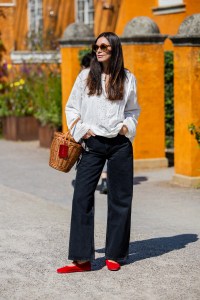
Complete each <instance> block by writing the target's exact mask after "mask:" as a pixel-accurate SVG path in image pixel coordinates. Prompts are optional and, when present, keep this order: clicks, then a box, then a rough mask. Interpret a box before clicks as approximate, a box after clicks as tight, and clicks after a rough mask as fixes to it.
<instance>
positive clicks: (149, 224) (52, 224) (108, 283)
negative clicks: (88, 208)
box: [0, 140, 200, 300]
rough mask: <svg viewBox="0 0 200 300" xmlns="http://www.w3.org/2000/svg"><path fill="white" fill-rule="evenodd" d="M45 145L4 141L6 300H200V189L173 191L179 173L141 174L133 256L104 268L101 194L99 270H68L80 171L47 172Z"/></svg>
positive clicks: (0, 219) (99, 202) (1, 296)
mask: <svg viewBox="0 0 200 300" xmlns="http://www.w3.org/2000/svg"><path fill="white" fill-rule="evenodd" d="M48 157H49V151H48V150H47V149H41V148H39V146H38V142H9V141H4V140H0V170H1V172H0V238H1V244H0V255H1V256H0V268H1V273H0V300H14V299H19V300H25V299H28V300H36V299H37V300H44V299H45V300H66V299H67V300H68V299H69V300H71V299H81V300H82V299H88V300H90V299H91V300H93V299H95V300H96V299H97V300H102V299H103V300H104V299H111V300H112V299H120V300H121V299H134V300H146V299H148V300H163V299H164V300H165V299H166V300H179V299H181V300H183V299H184V300H190V299H192V300H193V299H195V300H198V299H200V279H199V278H200V241H199V237H198V236H199V233H200V190H199V189H190V188H181V187H177V186H173V185H172V184H171V183H170V179H171V177H172V174H173V168H168V169H167V170H154V171H141V172H138V173H136V174H135V184H134V199H133V210H132V212H133V213H132V231H131V242H130V257H129V259H128V261H127V264H126V265H124V266H122V268H121V270H120V271H118V272H109V271H108V270H107V269H106V267H105V266H104V244H105V232H106V214H107V212H106V209H107V203H106V196H105V195H100V194H99V191H96V207H95V213H96V216H95V246H96V260H95V261H94V262H93V271H92V272H88V273H76V274H65V275H58V274H57V273H56V268H58V267H61V266H63V265H65V264H66V263H67V249H68V238H69V226H70V213H71V199H72V194H73V180H74V177H75V171H74V170H72V172H70V173H69V174H64V173H61V172H58V171H56V170H53V169H51V168H50V167H48Z"/></svg>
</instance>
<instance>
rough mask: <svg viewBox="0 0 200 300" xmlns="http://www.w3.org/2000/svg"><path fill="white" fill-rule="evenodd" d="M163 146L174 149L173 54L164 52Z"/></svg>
mask: <svg viewBox="0 0 200 300" xmlns="http://www.w3.org/2000/svg"><path fill="white" fill-rule="evenodd" d="M165 144H166V148H173V147H174V64H173V52H172V51H166V52H165Z"/></svg>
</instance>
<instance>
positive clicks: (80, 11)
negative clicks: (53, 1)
mask: <svg viewBox="0 0 200 300" xmlns="http://www.w3.org/2000/svg"><path fill="white" fill-rule="evenodd" d="M75 3H76V6H75V7H76V8H75V14H76V18H75V19H76V22H83V23H84V24H88V25H89V26H91V27H93V25H94V3H93V0H76V2H75Z"/></svg>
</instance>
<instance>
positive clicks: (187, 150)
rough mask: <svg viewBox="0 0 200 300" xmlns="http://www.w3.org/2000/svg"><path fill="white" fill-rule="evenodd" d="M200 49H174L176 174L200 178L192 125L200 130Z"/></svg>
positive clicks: (199, 154)
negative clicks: (191, 132)
mask: <svg viewBox="0 0 200 300" xmlns="http://www.w3.org/2000/svg"><path fill="white" fill-rule="evenodd" d="M199 54H200V47H175V49H174V76H175V77H174V110H175V130H174V131H175V139H174V141H175V173H177V174H181V175H186V176H197V177H198V176H200V149H199V147H198V144H197V141H196V140H195V138H194V136H193V135H191V134H190V133H189V131H188V125H189V124H191V123H194V124H195V125H196V126H200V98H199V90H200V89H199V87H200V62H199Z"/></svg>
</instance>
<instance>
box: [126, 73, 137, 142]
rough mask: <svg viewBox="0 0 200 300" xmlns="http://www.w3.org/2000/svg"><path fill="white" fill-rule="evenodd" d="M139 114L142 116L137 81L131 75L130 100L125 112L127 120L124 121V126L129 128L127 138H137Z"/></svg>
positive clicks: (128, 99)
mask: <svg viewBox="0 0 200 300" xmlns="http://www.w3.org/2000/svg"><path fill="white" fill-rule="evenodd" d="M139 114H140V107H139V104H138V102H137V86H136V79H135V77H134V76H133V75H132V74H131V78H130V84H129V90H128V98H127V102H126V106H125V110H124V115H125V119H124V121H123V125H126V126H127V128H128V132H127V133H126V137H128V138H133V137H134V136H135V134H136V126H137V123H138V117H139Z"/></svg>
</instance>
